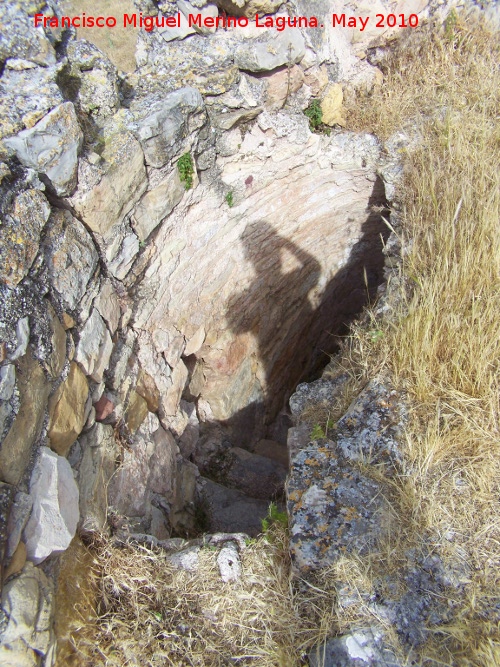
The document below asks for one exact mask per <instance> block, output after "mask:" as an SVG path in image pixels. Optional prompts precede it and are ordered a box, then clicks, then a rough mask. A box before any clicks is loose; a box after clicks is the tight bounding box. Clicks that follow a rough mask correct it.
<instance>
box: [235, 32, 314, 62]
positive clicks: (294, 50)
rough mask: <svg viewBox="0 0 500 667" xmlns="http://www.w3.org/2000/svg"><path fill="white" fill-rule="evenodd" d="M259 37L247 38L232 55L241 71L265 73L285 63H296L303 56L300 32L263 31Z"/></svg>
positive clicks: (303, 49)
mask: <svg viewBox="0 0 500 667" xmlns="http://www.w3.org/2000/svg"><path fill="white" fill-rule="evenodd" d="M263 33H264V34H263V35H261V36H259V37H251V38H247V39H246V40H245V41H243V42H241V43H240V44H239V45H238V46H237V48H236V51H235V53H234V61H235V63H236V64H237V65H238V67H239V68H240V69H242V70H246V71H249V72H265V71H271V70H274V69H276V68H277V67H281V66H282V65H285V64H287V63H298V62H300V60H301V59H302V57H303V56H304V54H305V42H304V38H303V36H302V33H301V32H300V30H297V29H295V28H289V27H287V28H286V29H285V30H283V31H273V30H264V31H263Z"/></svg>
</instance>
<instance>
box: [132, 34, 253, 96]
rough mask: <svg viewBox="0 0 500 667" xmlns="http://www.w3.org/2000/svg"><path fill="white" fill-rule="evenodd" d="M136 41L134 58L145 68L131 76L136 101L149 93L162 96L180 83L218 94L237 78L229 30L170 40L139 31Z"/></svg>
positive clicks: (178, 86) (210, 93)
mask: <svg viewBox="0 0 500 667" xmlns="http://www.w3.org/2000/svg"><path fill="white" fill-rule="evenodd" d="M153 32H154V31H153ZM137 43H138V46H137V52H136V58H137V60H138V63H139V66H140V67H141V68H142V67H144V70H139V72H138V74H136V75H134V76H135V77H137V78H134V84H135V86H134V87H135V90H136V92H137V95H138V96H139V98H138V101H139V99H140V98H144V97H149V96H150V95H153V96H154V97H159V98H161V97H162V96H163V95H164V94H165V93H166V92H169V91H175V90H178V89H179V88H181V87H183V86H190V87H193V88H196V89H197V90H199V91H200V93H201V94H202V95H221V94H222V93H225V92H226V91H227V90H229V88H230V87H231V86H232V85H233V83H234V82H235V81H238V79H239V77H240V73H239V71H238V67H237V66H236V65H235V63H234V40H233V39H232V37H231V36H230V35H229V31H225V30H217V32H215V33H214V34H213V35H209V36H208V37H207V36H205V35H198V34H196V35H190V36H189V39H185V40H183V41H179V40H174V41H172V42H165V41H164V40H163V39H161V37H160V36H158V35H155V34H153V33H151V34H144V33H140V34H139V38H138V42H137ZM149 67H152V68H154V73H151V70H150V69H148V68H149ZM139 104H140V102H139Z"/></svg>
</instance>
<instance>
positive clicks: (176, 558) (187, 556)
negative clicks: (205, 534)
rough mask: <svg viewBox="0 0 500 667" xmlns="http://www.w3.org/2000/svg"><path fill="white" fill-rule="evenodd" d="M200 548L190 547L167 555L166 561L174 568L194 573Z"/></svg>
mask: <svg viewBox="0 0 500 667" xmlns="http://www.w3.org/2000/svg"><path fill="white" fill-rule="evenodd" d="M199 553H200V547H198V546H192V547H187V548H186V549H181V550H180V551H177V552H176V553H174V554H172V555H169V556H168V560H169V561H170V563H172V565H174V567H177V568H178V569H180V570H186V571H187V572H196V570H197V569H198V565H199Z"/></svg>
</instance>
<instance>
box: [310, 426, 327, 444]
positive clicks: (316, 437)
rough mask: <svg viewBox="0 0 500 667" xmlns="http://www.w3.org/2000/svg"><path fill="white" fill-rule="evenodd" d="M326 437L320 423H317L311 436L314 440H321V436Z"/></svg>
mask: <svg viewBox="0 0 500 667" xmlns="http://www.w3.org/2000/svg"><path fill="white" fill-rule="evenodd" d="M324 437H325V432H324V430H323V428H322V427H321V426H320V425H319V424H315V425H314V428H313V430H312V431H311V438H312V439H313V440H319V439H320V438H324Z"/></svg>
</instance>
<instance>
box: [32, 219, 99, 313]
mask: <svg viewBox="0 0 500 667" xmlns="http://www.w3.org/2000/svg"><path fill="white" fill-rule="evenodd" d="M43 247H44V252H45V260H46V263H47V267H48V271H49V276H50V280H51V283H52V285H53V287H54V289H55V290H56V291H57V293H58V294H59V296H60V298H61V299H62V301H63V303H64V305H65V306H66V308H69V310H74V309H75V308H77V307H78V305H79V304H80V302H81V299H82V297H83V296H84V295H85V293H86V291H87V285H88V283H89V281H90V279H91V277H92V276H93V274H94V271H95V270H96V267H97V264H98V261H99V256H98V254H97V250H96V249H95V246H94V244H93V242H92V238H91V236H90V234H89V233H88V232H87V230H86V229H85V227H84V226H83V225H82V223H81V222H80V221H79V220H77V219H76V218H74V217H73V216H72V215H71V213H70V212H69V211H63V210H58V209H54V210H53V211H52V215H51V217H50V219H49V223H48V225H47V229H46V234H45V238H44V243H43Z"/></svg>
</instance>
